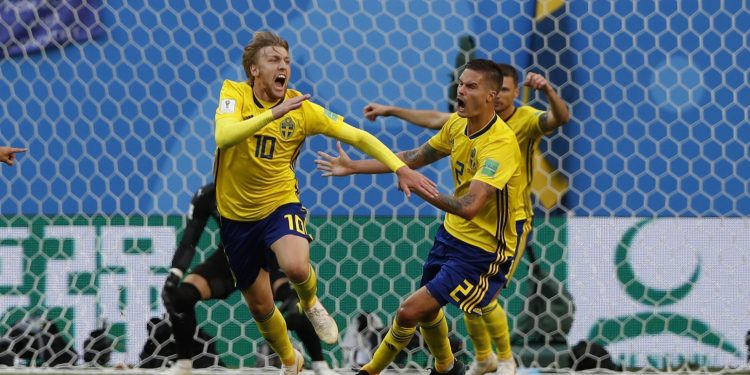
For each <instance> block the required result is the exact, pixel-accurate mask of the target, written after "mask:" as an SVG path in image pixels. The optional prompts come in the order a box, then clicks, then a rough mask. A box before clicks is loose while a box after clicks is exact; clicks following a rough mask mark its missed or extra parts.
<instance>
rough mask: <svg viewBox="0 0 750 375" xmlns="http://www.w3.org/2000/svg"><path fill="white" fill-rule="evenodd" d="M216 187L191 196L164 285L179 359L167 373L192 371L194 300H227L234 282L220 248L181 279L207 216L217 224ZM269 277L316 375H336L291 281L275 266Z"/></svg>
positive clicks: (164, 293) (178, 373)
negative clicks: (298, 305)
mask: <svg viewBox="0 0 750 375" xmlns="http://www.w3.org/2000/svg"><path fill="white" fill-rule="evenodd" d="M215 193H216V189H215V187H214V184H208V185H205V186H203V187H201V188H200V189H198V192H196V193H195V196H193V200H192V201H191V202H190V210H189V211H188V216H187V223H186V224H185V231H184V234H183V235H182V239H181V240H180V244H179V245H178V246H177V250H176V251H175V254H174V256H173V257H172V265H171V268H170V270H169V276H167V280H166V281H165V282H164V289H163V290H162V299H163V301H164V307H166V309H167V312H168V313H169V319H170V321H171V322H172V333H173V335H174V338H175V347H176V349H177V350H176V351H177V361H176V362H175V364H174V365H173V366H172V368H171V369H170V375H190V374H191V373H192V368H193V361H192V358H193V353H192V343H193V335H194V334H195V330H196V328H197V322H196V319H195V304H196V303H198V301H205V300H208V299H225V298H227V297H228V296H229V295H230V294H231V293H232V292H233V291H234V290H235V288H234V279H233V278H232V271H231V270H230V269H229V263H227V258H226V256H225V255H224V251H223V249H222V248H221V247H219V249H217V250H216V251H214V253H213V254H212V255H211V256H210V257H208V258H207V259H206V260H205V261H204V262H203V263H201V264H199V265H198V266H196V267H195V269H194V270H193V272H192V273H190V274H189V275H187V276H185V278H184V279H183V280H182V283H180V279H181V278H182V275H183V274H184V273H185V271H186V270H187V269H188V267H189V266H190V263H191V262H192V260H193V256H194V255H195V246H196V245H197V244H198V241H199V240H200V237H201V235H202V234H203V230H204V229H205V227H206V223H207V222H208V219H209V218H210V217H213V218H214V219H215V220H217V221H218V218H219V215H218V212H217V211H216V194H215ZM269 273H270V279H271V284H272V290H273V294H274V299H275V300H276V301H281V302H282V306H291V307H292V308H290V309H284V308H282V310H283V311H285V312H286V314H285V316H284V318H285V320H286V322H287V325H288V327H289V329H291V330H293V331H295V332H296V333H297V336H298V337H299V339H300V340H301V341H302V344H303V345H304V346H305V349H307V353H308V354H309V355H310V358H311V359H312V369H313V370H314V371H315V374H316V375H336V373H335V372H334V371H332V370H331V369H330V368H329V367H328V364H327V363H326V362H325V360H324V359H323V350H322V349H321V345H320V339H319V338H318V336H317V335H316V334H315V330H314V329H313V327H312V324H310V321H309V320H308V319H307V318H305V317H303V316H302V313H301V312H300V311H299V310H298V309H297V298H296V295H295V293H294V291H293V290H292V287H291V285H290V284H289V280H288V279H287V278H286V276H285V275H284V274H283V273H282V272H280V270H279V268H278V266H276V267H274V266H271V267H270V270H269Z"/></svg>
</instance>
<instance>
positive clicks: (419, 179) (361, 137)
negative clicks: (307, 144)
mask: <svg viewBox="0 0 750 375" xmlns="http://www.w3.org/2000/svg"><path fill="white" fill-rule="evenodd" d="M326 134H328V135H330V136H332V137H334V138H336V139H339V140H341V141H344V142H346V143H348V144H350V145H352V146H354V147H357V148H358V149H360V150H362V151H363V152H364V153H366V154H367V155H369V156H371V157H373V158H375V159H376V160H372V161H370V164H369V165H368V166H369V168H372V169H371V171H370V172H367V173H385V172H389V171H393V172H395V173H396V176H398V187H399V190H402V191H403V192H404V193H405V194H406V197H407V198H408V197H411V189H415V190H420V191H421V193H422V194H427V195H433V196H434V195H437V194H438V190H437V185H436V184H435V183H434V182H432V181H430V180H429V179H428V178H427V177H425V176H423V175H422V174H421V173H419V172H416V171H414V170H412V168H411V167H409V166H407V165H404V164H405V162H404V161H403V160H402V159H401V158H400V157H398V156H397V155H394V154H393V152H391V150H389V149H388V148H387V147H386V146H385V145H384V144H383V143H382V142H380V140H378V139H377V138H375V136H373V135H372V134H370V133H368V132H366V131H364V130H361V129H357V128H355V127H353V126H351V125H349V124H346V123H342V124H341V126H338V127H333V128H329V129H328V131H327V133H326ZM362 173H365V172H362Z"/></svg>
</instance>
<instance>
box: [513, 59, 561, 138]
mask: <svg viewBox="0 0 750 375" xmlns="http://www.w3.org/2000/svg"><path fill="white" fill-rule="evenodd" d="M523 84H524V86H528V87H531V88H532V89H535V90H540V91H542V92H544V95H545V96H546V97H547V102H548V103H549V110H548V111H547V112H545V113H544V114H542V115H541V117H540V118H539V127H540V128H541V129H542V132H544V133H545V134H546V133H549V132H551V131H553V130H555V129H557V128H558V127H560V126H561V125H563V124H565V123H567V122H568V120H570V112H569V111H568V106H567V105H566V104H565V102H564V101H563V100H562V98H561V97H560V96H559V95H557V92H556V91H555V88H554V87H552V85H551V84H550V83H549V82H548V81H547V80H546V79H545V78H544V77H542V76H541V75H540V74H537V73H528V74H526V78H525V79H524V81H523Z"/></svg>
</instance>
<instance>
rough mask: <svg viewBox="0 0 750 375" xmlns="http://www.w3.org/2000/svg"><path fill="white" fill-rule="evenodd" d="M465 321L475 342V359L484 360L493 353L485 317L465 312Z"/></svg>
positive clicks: (470, 336) (472, 340)
mask: <svg viewBox="0 0 750 375" xmlns="http://www.w3.org/2000/svg"><path fill="white" fill-rule="evenodd" d="M464 323H465V324H466V331H467V332H468V333H469V338H470V339H471V342H472V343H473V344H474V354H475V358H474V359H475V360H477V361H483V360H485V359H487V358H489V357H490V355H492V343H491V342H490V335H489V333H487V328H485V326H484V319H482V317H481V316H479V315H474V314H469V313H464Z"/></svg>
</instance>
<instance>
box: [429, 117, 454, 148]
mask: <svg viewBox="0 0 750 375" xmlns="http://www.w3.org/2000/svg"><path fill="white" fill-rule="evenodd" d="M454 116H455V115H454ZM453 119H454V118H453V116H451V118H450V119H448V121H447V122H446V123H445V125H443V127H442V128H440V130H439V131H438V132H437V134H435V135H433V136H432V138H430V140H428V141H427V143H428V144H429V145H430V147H432V148H434V149H435V150H438V151H440V152H442V153H444V154H446V155H450V153H451V132H450V129H451V125H452V123H453Z"/></svg>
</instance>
